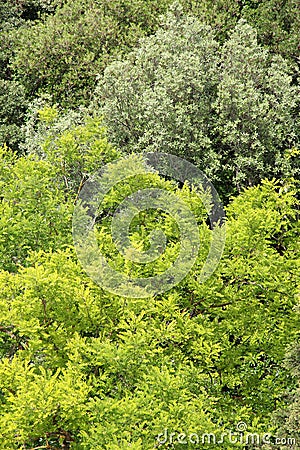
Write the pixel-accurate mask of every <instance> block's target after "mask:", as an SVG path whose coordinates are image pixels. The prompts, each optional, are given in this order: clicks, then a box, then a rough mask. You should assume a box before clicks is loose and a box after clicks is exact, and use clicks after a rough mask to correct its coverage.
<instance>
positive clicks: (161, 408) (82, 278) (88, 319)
mask: <svg viewBox="0 0 300 450" xmlns="http://www.w3.org/2000/svg"><path fill="white" fill-rule="evenodd" d="M20 164H21V163H20ZM22 164H23V165H24V162H23V163H22ZM27 164H28V163H27ZM36 164H37V168H39V171H40V168H41V162H38V161H36ZM45 164H46V162H45V161H44V162H43V165H45ZM18 167H21V166H18ZM15 170H16V169H15ZM25 173H26V172H25ZM150 182H151V183H152V185H153V184H154V185H156V186H160V187H161V188H163V189H169V190H175V191H177V193H178V195H181V196H182V198H183V199H184V201H186V202H187V204H189V205H191V207H192V208H193V209H194V211H195V214H196V215H197V217H198V220H199V230H200V232H201V236H202V238H204V241H203V245H204V246H205V243H206V240H205V237H206V236H207V232H208V231H209V230H208V228H207V225H206V224H205V222H204V221H203V208H202V207H201V202H199V201H198V203H199V204H197V200H196V199H195V198H194V196H193V195H192V193H191V192H189V190H188V189H187V188H186V187H185V188H183V189H179V188H177V187H176V186H175V185H174V184H172V183H170V182H169V181H164V180H163V179H160V178H159V177H158V176H157V175H155V174H153V175H151V174H150V175H147V176H145V177H144V178H143V179H138V178H135V179H133V180H132V182H131V183H126V185H124V186H123V187H122V186H119V188H118V190H114V191H112V192H111V193H110V194H108V196H107V201H106V209H105V211H104V214H101V212H100V214H99V221H98V223H97V229H98V231H99V232H101V233H102V241H100V243H101V242H102V243H106V245H108V247H109V248H110V250H111V253H110V254H111V257H112V258H113V247H112V244H110V237H109V233H110V228H109V224H110V220H111V217H110V215H109V211H110V210H113V209H114V208H115V205H116V204H118V203H119V202H120V198H122V197H124V196H125V195H128V192H130V189H133V190H136V189H137V188H140V187H143V183H144V184H145V183H146V185H147V183H150ZM47 188H48V186H47ZM296 194H297V189H296V187H295V185H294V184H293V183H292V182H289V183H288V182H285V183H278V182H277V183H276V182H264V183H263V184H262V185H261V186H257V187H254V188H251V189H248V190H246V191H245V192H243V193H242V194H241V195H240V196H238V197H237V198H236V199H234V200H233V201H232V202H231V204H230V205H229V207H228V224H227V235H228V238H227V244H226V248H225V253H224V257H223V259H222V261H221V263H220V265H219V267H218V269H217V270H216V272H215V274H214V275H213V276H212V277H211V278H210V279H209V280H208V281H207V282H206V283H204V284H198V283H197V282H196V276H197V273H199V270H200V268H201V266H202V264H203V253H200V255H199V260H198V261H197V263H196V265H195V268H194V269H193V271H192V272H191V273H190V274H189V275H188V276H187V277H186V279H185V280H184V281H183V282H181V284H180V285H178V286H177V287H176V288H174V289H173V290H171V291H170V292H168V293H165V294H161V295H159V296H157V297H155V298H148V299H131V298H122V297H118V296H115V295H111V294H109V293H107V292H104V291H103V290H102V289H101V288H100V287H98V286H97V285H95V284H94V283H93V282H92V281H91V280H90V279H89V278H88V277H87V276H86V275H85V274H84V273H83V271H82V268H81V267H80V265H79V264H78V262H77V261H76V257H75V255H74V252H73V250H72V248H69V249H65V250H58V251H54V252H49V251H46V252H43V251H39V252H33V253H31V254H30V256H29V257H28V259H27V260H26V262H25V263H24V265H25V267H24V268H20V269H19V271H18V272H17V273H11V274H10V273H8V272H5V271H2V273H1V276H0V286H1V289H0V292H1V294H0V338H1V341H0V342H1V343H0V351H1V354H2V360H1V363H0V380H1V395H0V401H1V402H2V405H1V410H2V415H1V419H0V429H1V433H0V436H1V437H0V447H1V448H11V449H17V448H20V447H21V446H23V447H24V448H28V449H29V448H35V447H38V446H47V445H48V448H50V449H54V448H70V449H79V448H85V449H99V450H100V449H106V448H107V449H117V448H124V449H125V448H128V447H129V448H136V449H150V448H153V446H155V445H157V435H158V434H161V433H164V430H165V429H168V430H169V431H168V432H169V433H170V432H175V433H179V432H185V433H191V432H196V433H198V434H199V435H200V436H201V435H202V433H204V432H206V433H210V432H215V433H217V435H218V436H219V435H220V433H221V432H222V431H224V430H225V429H227V430H228V429H231V430H233V431H234V430H235V427H236V424H237V423H238V422H239V421H241V420H242V421H244V422H246V423H247V431H252V432H257V433H265V432H267V431H269V432H270V433H272V432H274V428H272V427H271V426H270V424H269V421H270V414H271V412H272V411H273V410H274V409H275V407H276V401H278V400H279V399H280V397H281V395H282V393H283V392H284V390H285V389H286V387H287V386H288V384H289V383H290V377H289V373H288V371H287V370H285V369H284V368H283V367H282V365H281V363H282V360H283V356H284V353H285V351H286V347H287V345H289V344H290V343H291V342H292V341H293V340H294V339H295V337H296V336H297V333H298V331H297V330H298V327H299V315H298V314H297V312H296V311H295V310H294V305H295V304H296V303H297V298H296V295H297V293H298V287H297V286H299V284H300V280H299V273H300V271H299V265H300V258H299V243H298V231H299V230H298V222H297V214H296V207H297V200H296ZM11 195H14V197H16V193H12V194H11ZM36 215H37V214H36ZM157 219H158V215H157V214H155V212H151V211H149V215H148V217H147V220H146V219H145V217H140V218H137V220H142V221H143V222H145V224H146V225H144V226H145V227H146V228H145V229H144V230H143V229H142V227H136V229H135V230H134V232H133V233H132V239H137V238H138V236H140V240H141V241H142V242H145V240H146V236H147V234H148V232H149V231H150V230H151V229H153V227H160V226H162V227H163V229H164V231H166V233H169V236H168V237H169V244H170V243H171V242H172V236H173V237H174V239H175V238H177V236H176V232H175V231H173V233H172V231H171V230H172V228H171V227H170V224H171V222H170V219H166V220H165V221H162V223H159V221H157ZM145 230H146V234H145ZM205 230H206V231H205ZM171 245H172V244H171ZM167 254H168V253H167ZM160 264H161V262H159V263H157V265H158V266H159V265H160ZM119 269H120V270H125V271H126V269H127V266H126V264H125V263H124V264H123V265H122V264H121V263H120V265H119ZM132 270H133V275H137V274H138V272H137V268H135V267H134V266H132ZM194 446H195V444H193V445H192V444H188V445H187V444H182V448H194ZM173 447H175V448H181V445H180V444H178V443H176V442H175V443H174V444H173ZM171 448H172V446H171ZM207 448H215V445H214V444H211V445H207ZM220 448H224V449H228V448H235V444H230V443H229V442H224V444H222V445H221V444H220Z"/></svg>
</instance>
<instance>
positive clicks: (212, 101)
mask: <svg viewBox="0 0 300 450" xmlns="http://www.w3.org/2000/svg"><path fill="white" fill-rule="evenodd" d="M298 91H299V90H298V87H296V86H294V85H293V84H292V77H291V76H290V75H289V69H288V65H287V64H286V62H285V61H284V60H283V59H282V58H281V57H280V56H276V57H274V58H271V59H270V58H269V54H268V51H267V50H265V49H263V48H262V47H261V46H260V45H258V43H257V37H256V32H255V30H253V29H252V28H251V27H250V26H249V25H247V24H246V23H245V22H243V21H241V22H239V24H238V25H237V27H236V28H235V29H234V30H233V32H232V34H231V36H230V38H229V39H228V40H227V41H226V42H225V44H224V45H223V46H222V47H220V46H219V45H218V43H217V41H216V40H215V38H214V32H213V30H212V29H211V28H210V27H208V26H206V25H202V24H201V23H200V22H199V21H198V20H196V19H194V18H192V17H186V16H185V15H184V14H183V12H182V10H181V9H180V8H179V9H178V8H176V9H175V10H174V12H172V13H170V14H169V15H168V16H167V19H166V22H165V24H164V26H163V27H162V28H160V29H159V31H157V33H156V34H155V35H154V36H151V37H149V38H147V39H145V40H144V41H143V42H142V44H141V46H140V47H139V48H138V49H137V50H135V51H134V52H133V53H132V54H130V57H129V58H128V59H127V60H125V61H119V62H115V63H113V64H111V65H110V66H108V67H107V69H106V70H105V73H104V77H103V78H102V79H101V81H100V82H99V86H98V89H97V93H96V98H97V99H99V104H100V110H101V112H102V113H103V114H104V116H105V123H106V124H107V126H108V130H109V134H110V136H111V139H113V142H114V143H115V144H116V145H117V146H119V147H120V148H122V149H123V148H124V150H126V151H143V150H150V151H165V152H170V153H174V154H178V155H179V156H185V157H187V158H188V159H190V160H192V161H194V162H196V164H197V165H198V166H199V167H200V168H201V169H205V170H206V172H207V174H208V175H209V176H211V178H212V180H213V181H215V182H216V185H217V186H218V187H219V188H220V189H221V192H223V193H224V194H225V195H228V194H231V193H232V192H233V191H234V190H235V191H236V190H237V191H240V188H241V187H242V186H247V185H248V186H249V185H254V184H255V183H257V182H259V181H260V180H261V179H262V178H264V177H270V176H271V177H272V175H273V176H283V175H285V176H286V175H291V174H293V175H295V170H296V171H297V168H296V167H295V166H298V164H297V162H296V161H295V166H294V164H293V162H294V161H293V162H292V164H293V165H292V167H290V165H289V164H287V154H286V151H287V150H290V149H292V148H293V147H294V146H296V145H297V143H298V136H299V134H298V132H299V119H298V111H297V108H298V107H299V99H300V97H299V92H298ZM290 162H291V161H290Z"/></svg>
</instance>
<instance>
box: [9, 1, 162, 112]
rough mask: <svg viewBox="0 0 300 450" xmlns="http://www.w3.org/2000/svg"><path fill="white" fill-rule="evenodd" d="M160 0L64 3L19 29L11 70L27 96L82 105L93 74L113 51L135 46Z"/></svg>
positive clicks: (154, 18) (150, 27)
mask: <svg viewBox="0 0 300 450" xmlns="http://www.w3.org/2000/svg"><path fill="white" fill-rule="evenodd" d="M165 5H166V2H165V1H163V2H161V1H154V2H153V1H142V0H134V1H128V0H127V1H125V2H124V1H120V0H114V1H111V0H109V1H103V2H101V3H100V2H95V1H93V0H85V1H81V0H77V1H75V2H74V1H69V2H65V4H63V5H62V7H61V8H57V10H56V12H55V14H54V15H49V16H48V17H47V18H46V19H45V20H44V21H40V22H38V23H37V24H35V25H33V26H31V27H29V28H28V27H23V28H20V29H19V32H18V33H17V37H16V40H15V42H14V51H15V55H14V57H13V59H12V63H11V66H12V69H13V71H14V74H15V78H16V79H18V80H20V81H21V82H22V83H23V84H24V85H25V87H26V90H27V93H28V94H29V95H31V96H32V95H33V94H34V95H36V94H37V93H39V92H40V91H42V92H47V93H50V94H51V95H53V99H54V101H58V102H59V103H60V104H62V105H64V106H67V107H71V106H75V105H78V104H84V103H87V102H88V101H89V99H90V95H91V93H92V92H93V89H94V86H95V83H96V76H97V74H98V73H99V72H101V71H102V70H103V68H104V67H105V65H106V64H107V61H108V60H109V59H110V58H112V57H113V55H114V53H116V52H118V53H122V52H123V51H125V50H126V49H127V48H128V47H132V46H133V45H134V44H136V42H137V40H138V39H139V38H140V37H141V36H142V35H144V34H145V33H151V31H152V30H153V28H154V27H155V25H156V21H157V11H161V12H163V11H164V8H165Z"/></svg>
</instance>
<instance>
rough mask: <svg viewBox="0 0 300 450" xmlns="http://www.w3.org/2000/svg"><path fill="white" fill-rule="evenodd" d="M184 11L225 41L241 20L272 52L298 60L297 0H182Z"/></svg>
mask: <svg viewBox="0 0 300 450" xmlns="http://www.w3.org/2000/svg"><path fill="white" fill-rule="evenodd" d="M182 4H183V6H184V8H185V11H187V12H189V13H192V14H193V15H195V16H197V17H199V19H201V20H205V21H206V22H207V23H209V24H210V25H211V26H212V27H213V28H214V30H215V31H216V32H217V35H218V38H219V39H220V41H224V40H225V39H226V38H227V37H228V34H230V32H231V30H232V28H234V26H235V25H236V24H237V22H238V21H239V20H240V19H242V18H243V19H246V20H247V22H249V24H250V25H252V26H253V27H254V28H256V30H257V32H258V41H259V43H260V44H262V45H264V46H267V47H268V49H269V50H270V51H271V52H272V53H275V54H280V55H282V56H284V57H287V58H288V59H289V61H290V62H291V63H293V65H294V64H295V62H298V63H299V31H300V20H299V11H298V10H299V4H298V2H297V0H280V1H278V0H238V1H235V0H217V1H216V0H204V1H201V2H198V1H195V0H183V1H182Z"/></svg>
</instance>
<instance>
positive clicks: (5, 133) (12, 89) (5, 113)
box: [0, 79, 28, 150]
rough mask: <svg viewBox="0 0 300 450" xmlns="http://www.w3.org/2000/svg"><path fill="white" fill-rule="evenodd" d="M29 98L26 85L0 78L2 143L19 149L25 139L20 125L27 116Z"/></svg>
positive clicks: (0, 140)
mask: <svg viewBox="0 0 300 450" xmlns="http://www.w3.org/2000/svg"><path fill="white" fill-rule="evenodd" d="M27 103H28V102H27V98H26V94H25V89H24V86H22V85H21V84H20V83H17V82H15V81H9V80H1V79H0V145H3V144H6V145H8V146H9V147H10V148H12V149H14V150H17V149H18V148H19V143H20V141H21V140H22V139H23V133H22V130H21V129H20V126H21V124H22V122H23V120H24V117H25V111H26V108H27Z"/></svg>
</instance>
